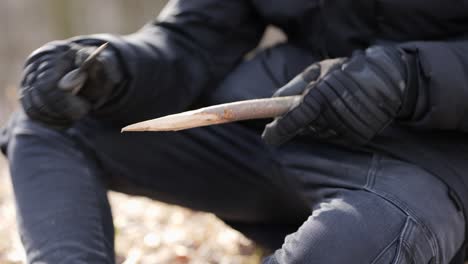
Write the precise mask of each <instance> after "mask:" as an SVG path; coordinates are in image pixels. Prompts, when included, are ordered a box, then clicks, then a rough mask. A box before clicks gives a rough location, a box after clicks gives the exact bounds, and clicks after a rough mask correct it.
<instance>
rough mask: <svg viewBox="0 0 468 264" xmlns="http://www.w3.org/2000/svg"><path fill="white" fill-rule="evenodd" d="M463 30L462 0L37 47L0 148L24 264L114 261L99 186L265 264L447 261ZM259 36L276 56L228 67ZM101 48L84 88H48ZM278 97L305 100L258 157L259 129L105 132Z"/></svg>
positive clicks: (457, 162)
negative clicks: (268, 37)
mask: <svg viewBox="0 0 468 264" xmlns="http://www.w3.org/2000/svg"><path fill="white" fill-rule="evenodd" d="M467 17H468V2H467V1H452V2H450V3H447V2H444V1H440V0H430V1H380V0H379V1H351V0H345V1H319V0H294V1H291V0H289V1H286V0H277V1H266V0H252V1H250V0H239V1H221V0H198V1H190V0H173V1H170V2H169V4H168V5H167V7H166V8H165V9H164V10H163V12H162V13H161V14H160V16H159V17H158V19H157V20H155V21H154V22H152V23H149V24H148V25H146V26H145V27H144V28H143V29H142V30H140V31H139V32H137V33H135V34H132V35H129V36H115V35H96V36H84V37H78V38H74V39H71V40H66V41H60V42H52V43H49V44H46V45H45V46H44V47H42V48H41V49H39V50H38V51H36V52H34V53H33V54H32V55H31V57H30V58H29V59H28V61H27V63H26V67H25V70H24V79H23V82H22V84H21V89H20V93H21V103H22V106H23V109H24V112H21V113H19V114H17V115H16V117H15V118H13V119H12V121H11V122H10V124H9V126H8V129H7V130H6V132H5V133H4V142H5V143H4V151H5V152H6V154H7V155H8V158H9V161H10V167H11V173H12V179H13V185H14V189H15V195H16V201H17V207H18V221H19V227H20V231H21V237H22V240H23V243H24V246H25V249H26V252H27V255H28V261H29V263H113V262H114V256H113V225H112V219H111V215H110V210H109V205H108V203H107V198H106V191H107V190H108V189H112V190H116V191H121V192H125V193H129V194H135V195H144V196H148V197H151V198H153V199H156V200H160V201H164V202H168V203H173V204H178V205H182V206H186V207H190V208H193V209H196V210H203V211H209V212H213V213H215V214H216V215H217V216H219V217H220V218H221V219H223V220H224V221H226V222H227V223H228V224H230V225H232V226H233V227H234V228H237V229H238V230H240V231H241V232H244V233H245V234H246V235H247V236H249V237H251V238H253V239H254V240H256V241H258V242H259V243H261V244H263V245H265V246H268V247H270V248H272V249H277V250H276V251H275V252H274V254H272V255H271V256H268V257H267V258H265V260H264V262H265V263H450V262H451V263H463V248H464V246H463V245H464V241H465V231H466V227H465V225H466V221H465V214H464V212H465V211H466V207H467V205H468V199H467V194H468V193H467V185H466V184H467V179H468V175H466V174H467V171H468V170H467V169H468V140H467V138H466V136H465V134H464V133H465V132H466V131H467V130H468V119H467V116H468V104H467V103H466V102H467V101H468V79H467V77H466V76H468V55H467V54H468V42H467V41H465V40H464V39H465V38H466V36H467V32H468V21H467ZM268 24H274V25H276V26H278V27H280V28H281V29H283V30H284V31H285V33H286V34H287V36H288V42H287V43H285V44H281V45H277V46H275V47H273V48H271V49H268V50H265V51H261V52H258V53H257V54H255V55H254V56H249V57H251V58H250V59H243V58H244V56H245V55H246V54H247V53H248V52H249V51H251V50H252V49H253V48H255V47H256V45H257V44H258V41H259V39H260V37H261V36H262V33H263V31H264V29H265V26H266V25H268ZM105 42H109V43H110V47H109V48H108V49H106V51H105V52H103V53H102V54H101V55H99V57H98V59H97V62H95V63H94V64H93V65H92V66H91V67H90V68H89V69H88V70H87V75H88V78H87V81H83V85H84V86H83V88H82V90H81V91H80V92H79V93H78V94H77V95H74V94H73V93H71V92H69V91H65V90H63V89H60V88H59V85H58V83H59V81H60V80H61V79H62V78H63V77H64V75H66V74H67V73H68V72H70V71H71V70H73V69H75V68H76V67H78V66H79V65H80V64H81V63H82V62H83V61H84V60H85V59H86V58H87V57H88V56H89V55H90V54H91V53H92V52H93V51H95V49H96V47H97V46H99V45H101V44H102V43H105ZM310 65H312V66H310ZM308 66H310V67H308ZM306 68H307V69H306ZM304 69H306V70H305V71H304V72H303V73H301V72H302V71H303V70H304ZM299 73H301V74H300V75H298V76H297V77H296V78H294V77H295V76H296V75H297V74H299ZM293 78H294V80H293V81H292V82H290V83H289V84H287V83H288V82H289V81H290V80H291V79H293ZM285 84H287V85H285ZM282 86H284V87H283V88H282V89H280V90H279V91H278V92H277V93H276V95H275V96H282V95H291V94H302V95H303V99H302V100H301V103H299V104H298V105H296V106H295V107H293V108H292V109H291V110H290V112H289V113H287V114H286V115H284V116H283V117H280V118H278V119H276V120H275V121H273V122H272V123H270V124H269V125H267V126H266V129H265V130H264V132H263V139H264V141H265V142H267V143H269V144H265V143H263V142H264V141H262V139H261V137H260V135H261V131H262V127H263V126H264V125H265V123H266V122H245V123H236V124H228V125H222V126H214V127H207V128H200V129H193V130H189V131H184V132H177V133H176V132H174V133H142V134H120V133H119V130H120V128H121V127H122V126H123V125H127V124H129V123H132V122H136V121H142V120H145V119H150V118H155V117H158V116H161V115H165V114H169V113H175V112H180V111H184V110H187V109H191V108H195V107H198V106H203V105H209V104H215V103H222V102H227V101H235V100H241V99H250V98H260V97H268V96H271V95H272V94H273V93H274V92H275V91H276V90H277V89H278V88H279V87H282ZM288 234H289V235H288Z"/></svg>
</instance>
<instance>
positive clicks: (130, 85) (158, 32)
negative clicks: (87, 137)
mask: <svg viewBox="0 0 468 264" xmlns="http://www.w3.org/2000/svg"><path fill="white" fill-rule="evenodd" d="M264 29H265V25H264V23H263V22H262V21H261V20H260V17H259V16H258V15H257V14H256V13H255V10H254V8H253V7H252V6H251V3H250V1H248V0H235V1H224V0H196V1H193V0H171V1H170V2H169V3H168V4H167V6H166V7H165V8H164V9H163V11H162V12H161V13H160V15H159V17H158V18H157V19H155V20H154V21H153V22H151V23H148V24H147V25H146V26H144V27H143V28H142V29H141V30H139V31H138V32H136V33H134V34H131V35H127V36H117V35H109V34H101V35H92V36H84V37H78V38H76V39H74V41H76V42H80V43H84V44H87V43H88V44H94V45H97V44H100V43H103V42H105V41H107V42H109V43H110V45H111V47H112V48H114V50H115V51H116V52H117V54H118V55H119V56H120V59H121V62H122V65H123V66H124V68H125V71H126V75H127V79H128V82H127V83H126V84H125V85H123V87H122V88H121V89H119V94H118V95H116V98H115V99H113V100H111V101H110V102H109V103H108V104H107V105H104V107H103V108H102V109H100V110H99V111H96V112H97V113H96V114H97V115H98V116H100V117H101V119H110V120H111V121H113V122H116V123H118V124H127V123H131V122H135V121H141V120H144V119H149V118H155V117H157V116H160V115H165V114H169V113H174V112H179V111H183V110H186V109H187V108H188V107H189V106H191V105H192V104H193V103H194V101H195V99H196V98H197V97H198V96H199V95H200V94H201V92H202V91H203V92H206V90H207V89H208V90H209V89H212V88H213V87H215V86H216V84H217V83H218V82H219V81H220V80H221V79H222V78H223V77H224V76H225V75H226V74H227V73H228V72H229V71H230V69H232V68H233V67H234V65H235V64H236V63H237V62H238V61H239V60H240V59H242V58H243V56H244V55H245V54H246V53H247V52H248V51H250V50H252V49H253V48H255V47H256V45H257V44H258V42H259V40H260V38H261V36H262V34H263V31H264Z"/></svg>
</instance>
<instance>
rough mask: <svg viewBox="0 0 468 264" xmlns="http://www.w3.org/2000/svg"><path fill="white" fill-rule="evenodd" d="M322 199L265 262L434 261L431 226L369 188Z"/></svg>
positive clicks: (434, 251) (434, 252)
mask: <svg viewBox="0 0 468 264" xmlns="http://www.w3.org/2000/svg"><path fill="white" fill-rule="evenodd" d="M343 193H344V194H343V195H339V196H337V197H333V198H330V199H327V200H325V201H323V202H322V203H320V204H319V205H318V206H317V207H316V208H315V210H314V212H313V214H312V215H311V216H310V217H309V219H308V220H307V221H306V222H305V223H304V224H303V225H302V226H301V227H300V228H299V229H298V231H297V232H295V233H293V234H291V235H289V236H287V237H286V239H285V242H284V244H283V246H282V248H281V249H279V250H277V251H276V252H275V254H274V255H272V256H270V257H269V258H267V259H266V260H265V263H429V261H430V260H431V258H433V257H436V254H437V252H436V250H434V249H433V247H432V246H431V243H430V241H429V238H428V236H427V234H426V233H425V232H426V230H425V229H424V228H423V227H422V226H421V225H420V224H419V223H418V222H417V221H415V220H414V219H413V218H412V217H411V216H408V215H407V214H405V213H404V212H402V211H401V210H400V209H399V208H397V207H395V206H394V205H393V204H390V203H388V202H387V201H385V200H383V199H381V198H379V197H377V196H375V195H373V194H371V193H367V192H365V191H344V192H343Z"/></svg>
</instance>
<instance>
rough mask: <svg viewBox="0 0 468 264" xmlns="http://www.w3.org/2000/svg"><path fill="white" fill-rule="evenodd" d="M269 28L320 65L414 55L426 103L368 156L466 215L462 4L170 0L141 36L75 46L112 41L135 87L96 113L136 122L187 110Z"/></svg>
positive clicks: (466, 47)
mask: <svg viewBox="0 0 468 264" xmlns="http://www.w3.org/2000/svg"><path fill="white" fill-rule="evenodd" d="M268 24H273V25H276V26H278V27H279V28H281V29H283V30H284V32H285V33H286V34H287V36H288V41H289V42H291V43H294V44H295V45H297V46H300V47H303V48H305V49H307V50H309V51H311V52H312V53H313V54H314V55H315V56H316V57H317V58H321V59H325V58H332V57H341V56H349V55H350V54H351V53H352V52H353V51H354V50H358V49H365V48H366V47H368V46H371V45H376V44H385V45H399V46H401V47H402V48H403V49H405V50H406V51H408V52H414V53H415V54H417V55H418V59H419V60H418V63H419V67H420V71H419V76H418V78H417V80H415V81H418V82H420V84H421V85H422V87H423V88H424V89H423V91H422V92H423V93H425V94H426V96H422V97H421V98H425V101H422V100H420V101H419V102H418V105H417V107H416V111H414V115H413V116H412V117H411V118H410V119H409V120H407V121H406V122H400V123H395V124H394V125H392V126H391V127H389V128H388V129H387V130H385V131H384V132H383V133H382V135H380V136H379V137H377V138H376V139H375V140H374V141H373V142H372V144H371V146H369V148H371V150H372V151H383V152H385V153H387V154H390V155H395V156H397V157H399V158H401V159H406V160H409V161H411V162H414V163H417V164H419V165H420V166H422V167H424V168H426V169H428V170H430V171H432V172H433V173H434V174H436V175H438V176H439V177H440V179H441V180H443V181H444V182H446V183H447V184H448V186H450V192H451V195H452V197H453V198H454V200H455V201H457V203H458V204H459V206H460V209H466V208H468V137H467V135H466V134H465V133H466V132H468V40H467V39H468V1H466V0H453V1H449V2H448V1H444V0H392V1H389V0H340V1H338V0H235V1H226V0H196V1H193V0H172V1H170V3H169V4H168V5H167V7H166V8H165V9H164V10H163V12H162V13H161V14H160V16H159V17H158V18H157V19H156V20H154V21H153V22H152V23H149V24H148V25H146V26H145V27H144V28H143V29H141V30H140V31H138V32H137V33H135V34H132V35H129V36H123V37H121V36H112V35H96V36H93V37H89V36H88V37H86V38H78V39H76V41H80V42H90V43H93V42H102V41H110V42H111V44H112V46H113V47H114V48H115V49H116V50H117V51H118V53H119V54H120V56H121V60H122V62H123V64H124V65H125V68H126V71H127V74H128V78H129V83H128V86H127V87H126V89H125V92H124V94H122V95H121V97H120V98H119V100H117V101H115V102H113V103H112V104H109V105H108V106H107V107H106V108H105V109H103V111H101V113H100V115H101V116H102V118H104V119H105V118H108V119H110V120H119V121H120V122H122V123H130V122H134V121H140V120H144V119H148V118H154V117H156V116H158V115H163V114H168V113H174V112H179V111H183V110H186V109H187V108H188V107H189V106H190V105H191V104H192V103H193V102H194V101H195V100H196V99H197V97H199V96H200V95H201V93H202V92H204V93H206V92H207V91H208V92H209V90H210V89H212V88H213V87H215V86H216V84H217V83H218V82H219V81H220V80H221V79H223V78H224V77H225V76H226V74H227V73H228V72H229V71H230V70H231V69H232V68H233V67H234V66H235V65H236V64H237V63H238V62H239V60H241V59H242V57H243V56H244V55H245V54H246V53H247V52H248V51H250V50H252V49H253V48H254V47H255V46H256V45H257V44H258V42H259V40H260V38H261V36H262V34H263V32H264V30H265V27H266V25H268ZM167 98H171V100H167ZM465 211H466V210H465ZM467 212H468V211H467Z"/></svg>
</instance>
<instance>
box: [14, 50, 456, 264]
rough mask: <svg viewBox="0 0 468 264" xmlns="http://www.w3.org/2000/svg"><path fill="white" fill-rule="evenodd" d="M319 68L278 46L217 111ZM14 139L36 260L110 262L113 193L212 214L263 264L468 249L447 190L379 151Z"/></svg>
mask: <svg viewBox="0 0 468 264" xmlns="http://www.w3.org/2000/svg"><path fill="white" fill-rule="evenodd" d="M295 57H297V58H295ZM311 61H312V59H311V58H310V56H308V55H307V54H305V53H303V51H301V50H298V49H296V48H294V47H292V46H288V45H283V46H279V47H276V48H273V49H271V50H269V51H267V52H263V53H261V54H259V55H257V56H256V57H255V58H254V59H252V60H251V61H249V62H246V63H243V64H241V65H240V66H239V68H238V69H236V70H235V71H234V72H233V73H232V74H231V76H229V77H228V78H227V79H226V80H225V82H224V83H223V84H222V85H221V86H220V88H219V89H218V90H217V91H215V92H213V93H211V94H210V97H209V100H207V101H208V103H216V102H223V101H226V100H237V99H245V98H251V97H266V96H269V95H271V93H272V92H273V91H274V89H276V88H277V87H278V86H280V85H282V84H284V82H286V81H287V80H288V79H289V78H291V77H293V75H294V74H295V73H297V72H298V71H300V70H301V69H302V68H303V67H305V66H306V65H307V64H309V63H311ZM236 89H244V91H246V92H238V93H236ZM8 132H9V136H8V140H7V141H8V148H7V153H8V158H9V161H10V168H11V174H12V180H13V186H14V190H15V195H16V201H17V209H18V221H19V227H20V232H21V237H22V239H23V243H24V245H25V249H26V251H27V255H28V261H29V262H30V263H113V262H114V253H113V225H112V217H111V214H110V208H109V204H108V201H107V197H106V191H107V190H108V189H112V190H116V191H120V192H125V193H129V194H135V195H144V196H147V197H150V198H153V199H156V200H159V201H163V202H168V203H172V204H178V205H182V206H186V207H189V208H193V209H196V210H203V211H208V212H213V213H215V214H216V215H217V216H219V217H220V218H221V219H223V220H224V221H226V222H227V223H228V224H230V225H231V226H233V227H234V228H237V229H239V230H240V231H241V232H244V233H245V234H246V235H247V236H249V237H251V238H253V239H254V240H256V241H258V242H260V243H262V244H264V245H267V246H269V247H274V248H278V250H277V251H276V252H275V253H274V254H273V255H271V256H269V257H267V258H266V259H265V260H264V262H265V263H360V264H361V263H448V262H449V261H450V259H451V258H452V257H453V256H454V254H455V253H456V251H457V250H458V249H459V247H460V246H461V244H462V242H463V240H464V221H465V220H464V217H463V215H462V213H461V212H460V211H459V210H457V208H456V206H455V205H454V203H453V202H452V200H451V199H450V198H449V196H448V191H447V187H446V186H445V185H444V184H443V183H441V182H440V181H439V180H438V179H437V178H436V177H435V176H433V175H431V174H430V173H428V172H427V171H424V170H422V169H421V168H419V167H417V166H415V165H412V164H409V163H405V162H402V161H399V160H395V159H393V158H390V157H386V156H382V155H379V154H378V153H361V152H356V151H351V150H348V149H344V148H340V147H336V146H332V145H328V144H323V143H318V142H315V141H313V140H311V139H309V138H297V139H295V140H293V141H292V142H290V143H288V144H286V145H284V146H282V147H278V148H273V147H268V146H265V145H264V144H263V143H262V141H261V139H260V136H259V134H260V130H259V129H258V127H257V126H256V125H255V124H250V123H237V124H228V125H222V126H214V127H206V128H199V129H193V130H189V131H183V132H173V133H172V132H171V133H140V134H120V133H119V129H118V128H114V127H110V126H106V125H104V124H102V123H101V122H99V121H96V120H93V119H87V120H83V121H82V122H80V123H78V124H77V125H76V126H75V127H73V128H71V129H69V130H68V131H64V132H59V131H55V130H52V129H49V128H46V127H44V126H42V125H40V124H38V123H35V122H33V121H31V120H29V119H28V118H27V117H25V116H24V114H21V113H19V114H18V115H17V116H16V118H15V122H12V124H11V125H10V127H9V130H8ZM5 143H6V142H5ZM5 145H6V144H5ZM288 234H289V235H288ZM284 237H285V239H284Z"/></svg>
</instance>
